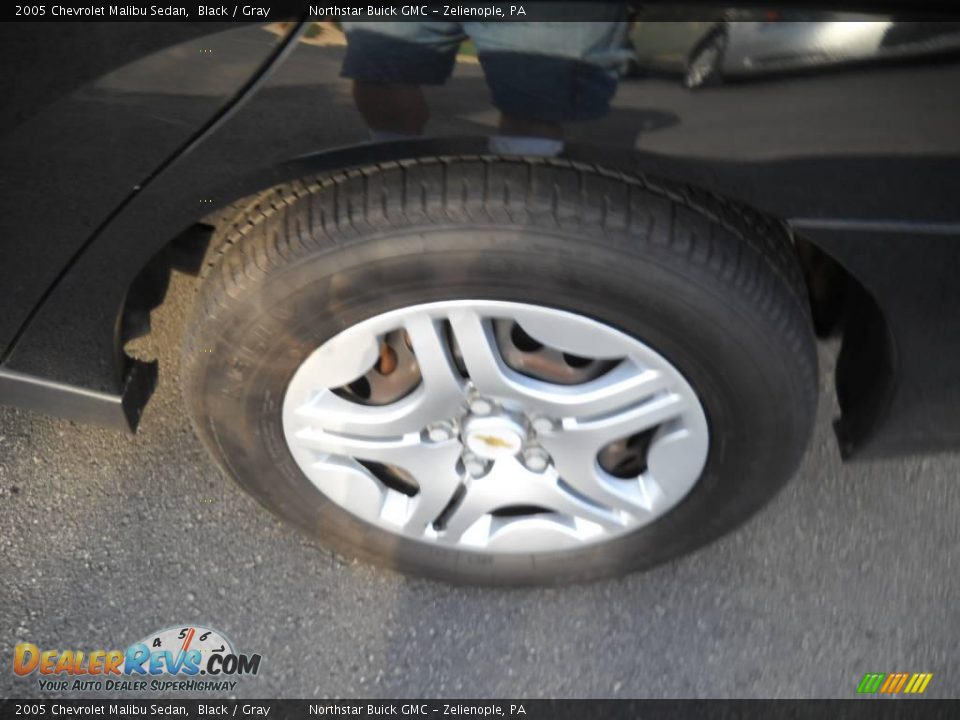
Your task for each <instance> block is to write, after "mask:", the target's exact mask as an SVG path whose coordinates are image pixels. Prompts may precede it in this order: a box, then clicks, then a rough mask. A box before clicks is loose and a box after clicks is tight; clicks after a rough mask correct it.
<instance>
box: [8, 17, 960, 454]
mask: <svg viewBox="0 0 960 720" xmlns="http://www.w3.org/2000/svg"><path fill="white" fill-rule="evenodd" d="M903 5H904V7H905V10H906V11H907V12H909V11H910V10H911V8H909V7H906V6H907V5H909V4H908V3H904V4H903ZM853 9H854V10H856V11H858V12H861V13H862V12H863V11H864V8H863V7H862V4H859V5H857V6H856V7H854V8H853ZM780 10H783V11H785V12H787V13H789V10H790V8H789V7H787V6H786V5H785V6H784V7H783V8H780ZM730 11H731V9H729V8H723V7H721V6H716V7H715V8H714V9H713V10H712V11H709V12H707V11H704V10H702V9H690V10H684V9H683V8H676V9H674V8H672V9H671V12H670V17H671V20H672V21H674V22H677V21H683V20H684V19H690V20H691V21H694V20H698V19H700V20H710V19H712V18H715V17H717V16H718V14H719V15H722V16H724V17H729V16H730V15H729V12H730ZM684 13H686V14H684ZM725 13H726V14H725ZM876 17H878V18H886V19H891V23H892V25H893V26H894V27H897V26H898V25H900V26H902V27H904V28H905V30H904V31H905V32H907V31H909V27H907V25H908V24H909V23H911V22H919V20H915V19H913V18H912V16H909V15H907V16H904V15H902V14H898V13H896V12H894V11H893V9H892V8H890V7H885V8H883V10H882V12H880V13H877V14H876ZM642 20H643V13H642V11H641V12H640V14H639V15H637V16H635V17H634V21H642ZM923 20H924V21H925V22H927V23H929V22H930V21H929V19H927V18H923ZM687 51H688V48H684V49H683V50H682V51H681V50H678V57H679V56H680V54H682V53H685V52H687ZM344 52H345V44H344V42H343V36H342V34H341V33H340V31H339V29H338V27H337V25H336V24H335V23H333V22H330V21H329V20H328V19H323V18H310V19H301V20H297V21H288V22H277V23H271V24H229V23H212V22H208V23H175V22H164V23H158V24H155V25H151V24H144V23H103V24H77V23H63V24H56V23H23V24H6V25H4V26H3V27H0V56H2V64H0V66H2V67H3V69H4V72H3V73H2V78H3V79H2V81H0V82H2V83H3V93H2V94H3V97H4V98H5V101H4V103H3V105H2V107H0V198H2V207H3V211H2V212H0V307H2V308H3V312H2V313H0V359H2V364H0V402H2V403H4V404H10V405H16V406H20V407H23V408H27V409H31V410H37V411H41V412H45V413H49V414H52V415H57V416H61V417H64V418H69V419H72V420H77V421H83V422H94V423H100V424H105V425H109V426H113V427H116V428H118V429H124V428H127V429H135V428H136V425H137V422H138V419H139V417H140V415H141V413H142V412H144V411H146V412H149V403H148V400H149V397H150V394H151V390H152V387H153V384H154V382H155V378H156V375H157V373H158V372H160V373H163V372H164V368H162V367H160V368H157V367H156V365H155V364H152V363H147V362H143V361H140V360H135V359H132V358H131V357H128V356H127V355H126V354H125V352H124V344H125V342H127V341H128V340H130V339H131V338H133V337H136V336H138V335H140V334H143V333H145V332H148V331H149V312H150V309H151V308H152V307H155V306H156V305H157V304H158V303H159V302H160V301H161V299H162V297H163V290H164V287H165V284H166V279H167V274H168V273H169V272H170V269H171V268H180V269H186V270H196V269H197V267H198V264H199V263H200V261H201V260H200V259H201V258H202V257H203V252H204V250H205V247H206V243H207V242H208V240H209V238H210V235H211V233H212V232H213V230H214V229H215V227H216V224H217V222H218V221H219V219H221V218H222V217H224V215H225V214H226V215H228V214H229V212H230V208H231V204H232V203H235V202H236V201H237V200H238V199H241V198H244V197H247V196H250V195H252V194H255V193H257V192H259V191H262V190H264V189H266V188H270V187H272V186H276V185H278V184H280V183H283V182H286V181H290V180H293V179H296V178H301V177H304V176H307V175H316V174H322V173H325V172H330V171H344V170H346V171H348V172H349V171H354V170H356V171H358V172H359V171H360V169H362V168H365V167H370V166H375V165H377V164H379V163H384V162H387V161H401V162H402V161H407V160H413V159H417V158H424V157H470V156H474V155H482V154H484V153H486V152H487V144H486V143H487V136H488V135H490V134H491V130H492V120H491V108H490V103H489V100H488V94H487V90H486V88H485V85H484V79H483V74H482V71H481V68H480V67H479V66H478V65H477V64H476V63H475V62H473V59H472V58H471V57H470V56H469V53H466V54H465V55H462V56H461V62H460V63H458V67H457V70H456V72H455V73H454V76H453V78H452V80H451V81H450V82H448V83H447V84H446V85H445V86H444V87H442V88H431V89H430V90H429V91H428V99H429V102H430V106H431V121H430V125H429V130H428V132H427V133H426V135H425V136H424V137H423V138H421V139H416V140H409V139H406V140H397V141H385V142H370V140H369V135H368V132H367V128H366V127H365V125H364V123H363V122H362V120H361V118H360V116H359V114H358V112H357V109H356V106H355V104H354V100H353V98H352V97H351V93H350V88H349V83H348V81H347V80H346V79H344V78H343V77H341V74H340V70H341V64H342V61H343V55H344ZM958 88H960V55H958V53H957V52H956V51H955V49H954V48H953V47H952V46H949V45H947V44H941V45H936V46H924V50H923V52H917V53H908V52H902V53H897V54H896V55H893V56H888V57H883V58H878V59H876V61H872V62H853V63H852V62H843V63H839V64H837V65H831V64H830V63H828V62H825V63H819V64H817V65H816V66H815V67H814V66H811V67H803V68H792V69H790V68H788V69H785V70H783V71H782V72H777V73H770V74H767V73H764V74H762V75H759V74H758V75H757V76H756V77H748V78H745V79H742V80H740V81H737V82H729V83H725V84H723V85H722V86H718V87H712V88H704V89H698V90H696V91H691V90H689V89H687V88H685V87H683V85H682V83H681V82H679V81H678V79H677V78H670V77H657V76H652V75H651V76H643V77H623V78H621V80H620V83H619V88H618V91H617V94H616V96H615V98H614V100H613V104H612V109H611V111H610V112H609V113H607V114H606V115H605V116H604V117H602V118H600V119H597V120H593V121H589V122H584V123H579V124H572V125H570V126H569V128H567V138H566V145H565V149H564V154H563V157H564V158H566V159H567V160H569V161H570V162H572V163H574V164H582V165H583V166H587V167H591V168H599V169H602V170H603V171H605V172H610V173H626V174H637V173H639V174H644V175H649V176H653V177H657V178H663V179H664V180H666V181H669V182H674V183H679V184H683V185H684V186H688V187H691V188H694V189H696V191H698V192H699V191H702V192H706V193H710V194H712V195H714V196H716V197H719V198H723V199H725V200H727V201H729V202H731V203H736V204H738V205H740V206H743V207H748V208H750V209H751V211H752V212H755V213H757V216H758V217H763V218H765V219H766V221H768V222H771V223H781V224H783V225H784V226H785V227H786V228H787V230H788V232H789V233H790V235H791V237H792V238H793V241H794V242H795V244H796V246H797V248H798V255H799V257H800V258H801V260H802V264H803V270H804V273H805V278H806V283H807V289H808V291H809V295H810V299H811V306H812V308H813V315H814V318H815V320H816V324H817V329H818V331H819V332H820V334H821V335H827V334H839V335H841V336H842V351H841V354H840V359H839V364H838V368H837V372H836V376H835V385H836V392H837V395H838V398H839V401H840V406H841V409H842V414H841V416H840V418H839V419H838V422H837V432H838V437H839V443H840V448H841V450H842V452H843V453H844V455H845V456H857V457H859V456H877V455H892V454H901V453H908V452H918V451H919V452H922V451H932V450H940V449H954V448H957V447H958V446H960V328H958V324H957V310H956V309H957V308H958V307H960V282H958V280H957V278H958V277H960V202H958V190H960V92H958V91H957V89H958Z"/></svg>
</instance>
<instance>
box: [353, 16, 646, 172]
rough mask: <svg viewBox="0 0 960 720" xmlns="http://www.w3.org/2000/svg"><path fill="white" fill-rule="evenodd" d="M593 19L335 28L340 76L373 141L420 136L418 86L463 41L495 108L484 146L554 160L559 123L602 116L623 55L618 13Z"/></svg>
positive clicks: (447, 68)
mask: <svg viewBox="0 0 960 720" xmlns="http://www.w3.org/2000/svg"><path fill="white" fill-rule="evenodd" d="M592 11H593V15H592V16H593V17H597V16H599V17H601V18H602V19H601V20H599V21H596V22H580V23H573V22H538V23H512V22H511V23H483V22H466V23H457V22H362V23H344V30H345V32H346V35H347V53H346V56H345V58H344V62H343V69H342V74H343V76H344V77H347V78H350V79H352V80H353V96H354V100H355V102H356V104H357V108H358V109H359V111H360V113H361V114H362V115H363V118H364V120H365V121H366V123H367V126H368V128H369V129H370V132H371V137H372V139H373V140H374V141H387V140H397V139H405V138H412V137H416V136H418V135H421V134H422V133H423V131H424V128H425V126H426V124H427V120H428V118H429V108H428V106H427V102H426V99H425V98H424V95H423V91H422V87H423V86H424V85H442V84H444V83H445V82H446V81H447V80H448V79H449V78H450V76H451V74H452V72H453V68H454V65H455V63H456V56H457V52H458V50H459V49H460V47H461V44H462V43H464V42H465V41H467V40H468V39H469V40H472V42H473V45H474V46H475V47H476V52H477V57H478V60H479V62H480V65H481V67H482V68H483V72H484V76H485V78H486V81H487V85H488V87H489V88H490V93H491V96H492V100H493V104H494V105H495V106H496V107H497V109H498V110H499V111H500V119H499V125H498V132H497V134H496V135H495V136H494V137H492V138H491V139H490V149H491V151H492V152H495V153H498V154H509V155H547V156H552V155H558V154H559V153H560V152H562V151H563V136H564V125H565V124H567V123H571V122H579V121H586V120H595V119H597V118H600V117H603V116H604V115H606V114H607V113H608V112H609V110H610V101H611V99H612V98H613V96H614V95H615V93H616V89H617V71H618V69H619V68H620V67H621V66H622V65H623V64H624V61H625V59H626V58H627V57H628V56H629V51H628V50H627V48H626V30H627V23H626V10H625V8H624V7H622V6H620V5H614V4H609V5H608V4H604V5H602V6H596V5H595V6H593V8H592Z"/></svg>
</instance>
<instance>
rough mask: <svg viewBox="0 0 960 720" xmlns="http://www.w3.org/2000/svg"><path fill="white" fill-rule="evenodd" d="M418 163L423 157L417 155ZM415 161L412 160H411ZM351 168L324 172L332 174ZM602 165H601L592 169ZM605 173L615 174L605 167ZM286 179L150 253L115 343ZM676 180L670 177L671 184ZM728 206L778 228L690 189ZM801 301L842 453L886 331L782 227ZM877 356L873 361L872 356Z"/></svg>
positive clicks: (850, 287) (145, 328)
mask: <svg viewBox="0 0 960 720" xmlns="http://www.w3.org/2000/svg"><path fill="white" fill-rule="evenodd" d="M422 160H426V158H423V159H422ZM413 162H416V161H413ZM353 169H357V168H356V167H345V168H342V169H340V170H327V171H325V173H324V174H335V173H337V172H344V171H348V170H353ZM597 169H601V170H603V168H597ZM610 173H611V174H613V175H622V174H623V173H622V172H621V171H617V170H611V171H610ZM293 182H296V181H291V182H286V183H280V184H277V185H273V186H271V187H268V188H265V189H263V190H261V191H259V192H256V193H253V194H250V195H247V196H244V197H242V198H238V199H236V200H234V201H233V202H230V203H229V204H227V205H225V206H223V207H222V208H221V209H219V210H217V211H215V212H213V213H211V214H209V215H207V216H205V217H203V218H201V219H200V220H199V221H198V222H196V223H195V224H194V225H192V226H190V227H188V228H186V229H185V230H184V231H183V232H181V233H180V234H178V235H177V236H176V237H174V238H173V239H172V240H171V241H170V242H169V243H168V244H167V245H165V246H164V247H163V248H161V250H160V251H159V252H158V253H156V254H155V255H154V256H153V257H152V258H151V260H150V261H149V262H148V263H147V264H146V265H145V266H144V267H143V268H142V269H141V270H140V271H139V272H138V273H137V275H136V277H135V278H134V279H133V281H132V282H131V284H130V286H129V289H128V292H127V296H126V300H125V303H124V307H123V313H122V316H121V325H120V329H121V340H122V343H124V344H126V343H128V342H130V341H131V340H134V339H136V338H139V337H142V336H143V335H146V334H147V333H149V331H150V312H151V311H152V310H153V309H154V308H156V307H158V306H159V305H160V304H162V302H163V300H164V298H165V296H166V291H167V288H168V286H169V281H170V273H171V272H172V271H174V270H177V271H179V272H183V273H186V274H189V275H192V276H195V277H200V276H202V274H203V270H204V267H205V266H207V265H209V264H210V263H211V262H212V261H213V260H212V258H213V257H214V255H215V253H216V252H217V249H218V246H219V245H221V244H222V243H223V242H224V241H225V240H226V237H227V234H228V233H227V232H226V229H227V228H229V227H230V226H231V225H232V224H234V223H236V222H237V221H238V220H239V219H241V218H242V217H243V216H244V214H245V213H246V212H247V211H248V210H250V209H251V208H252V207H254V206H255V205H256V204H257V203H260V202H264V201H266V202H270V199H269V198H270V196H271V195H275V194H277V193H280V194H284V193H285V192H286V191H287V190H288V189H289V188H291V186H292V184H293ZM673 184H674V185H676V182H675V181H674V182H673ZM689 191H690V192H692V193H697V194H702V193H706V194H707V195H711V196H714V197H716V198H717V199H718V201H719V202H722V203H724V204H730V205H735V206H737V207H740V208H742V209H743V211H744V212H747V213H749V214H750V215H751V216H752V217H755V218H757V219H758V220H759V221H760V222H763V223H764V224H765V225H769V226H779V227H785V223H784V222H783V220H782V219H779V218H775V217H772V216H770V215H769V214H766V213H763V212H762V211H760V210H758V209H756V208H753V207H749V206H746V205H745V204H743V203H741V202H733V201H730V200H728V199H726V198H722V197H721V196H719V195H717V194H716V193H715V192H709V193H707V192H706V191H702V190H700V189H699V188H690V189H689ZM788 235H789V237H790V238H791V240H792V244H793V248H794V250H795V257H796V260H797V263H798V266H799V268H800V270H801V272H802V275H803V281H804V284H805V286H806V291H807V294H808V298H809V303H810V309H811V317H812V323H813V329H814V332H815V333H816V335H817V337H819V338H821V339H825V338H831V337H839V338H840V339H841V351H840V355H839V358H838V363H837V371H836V375H835V378H836V379H835V389H836V393H837V398H838V401H839V404H840V407H841V412H842V416H841V419H840V420H839V421H838V423H837V433H838V437H839V439H840V442H841V448H842V451H843V452H844V454H849V453H850V452H851V451H852V450H853V448H855V446H856V445H857V444H858V443H859V442H860V441H861V440H862V439H863V438H864V437H866V436H867V435H869V434H870V433H871V432H872V430H873V428H875V427H876V425H877V424H878V423H879V422H881V421H882V419H883V417H884V413H885V409H886V398H889V397H890V395H891V392H892V387H893V381H894V374H895V370H894V368H895V362H894V352H893V345H892V341H891V338H890V331H889V328H888V325H887V322H886V320H885V318H884V315H883V312H882V310H881V309H880V307H879V305H878V304H877V302H876V301H875V300H874V299H873V297H872V296H871V295H870V293H869V292H868V291H867V290H866V289H865V288H864V287H863V285H862V284H860V283H859V282H858V281H857V279H856V278H855V277H854V276H853V275H852V274H851V273H850V272H849V271H848V270H847V269H846V268H844V266H843V265H841V264H840V263H839V262H838V261H837V260H836V259H835V258H834V257H833V256H831V255H830V254H829V253H827V252H826V251H825V250H823V249H822V248H821V247H820V246H818V245H817V244H815V243H813V242H811V241H809V240H808V239H806V238H804V237H802V236H799V235H797V234H796V233H794V232H788ZM878 359H879V360H878Z"/></svg>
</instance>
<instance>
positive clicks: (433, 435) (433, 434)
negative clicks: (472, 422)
mask: <svg viewBox="0 0 960 720" xmlns="http://www.w3.org/2000/svg"><path fill="white" fill-rule="evenodd" d="M453 435H454V432H453V425H451V424H450V423H448V422H438V423H433V424H432V425H428V426H427V437H428V438H430V440H431V442H443V441H444V440H449V439H450V438H452V437H453Z"/></svg>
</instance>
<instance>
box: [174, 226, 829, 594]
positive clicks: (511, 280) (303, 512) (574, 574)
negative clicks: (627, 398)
mask: <svg viewBox="0 0 960 720" xmlns="http://www.w3.org/2000/svg"><path fill="white" fill-rule="evenodd" d="M457 299H478V300H501V301H515V302H524V303H531V304H537V305H544V306H549V307H553V308H558V309H562V310H566V311H570V312H574V313H579V314H582V315H585V316H587V317H590V318H593V319H595V320H599V321H601V322H604V323H606V324H608V325H611V326H613V327H615V328H617V329H619V330H622V331H624V332H626V333H627V334H629V335H631V336H633V337H636V338H638V339H639V340H641V341H642V342H644V343H645V344H647V345H649V346H650V347H652V348H654V349H655V350H656V351H657V352H659V353H660V354H661V355H663V356H664V357H665V358H667V359H668V360H669V361H670V362H671V363H672V364H673V365H674V366H675V367H676V368H677V369H678V370H679V371H680V372H681V374H683V375H684V377H685V378H686V379H687V380H688V382H689V383H690V384H691V386H692V387H693V388H694V390H695V391H696V393H697V395H698V397H699V398H700V399H701V402H702V404H703V406H704V410H705V412H706V415H707V419H708V424H709V427H710V450H709V455H708V459H707V464H706V467H705V469H704V472H703V474H702V477H701V479H700V481H699V482H698V483H697V485H696V486H695V487H694V488H693V490H692V491H691V492H690V494H689V495H688V496H687V497H686V498H685V499H684V500H682V501H681V502H680V503H679V504H678V505H677V506H676V507H675V508H673V509H672V510H671V511H669V512H668V513H667V514H666V515H664V516H662V517H661V518H659V519H657V520H656V521H655V522H654V523H652V524H650V525H647V526H645V527H642V528H640V529H638V530H636V531H634V532H631V533H629V534H626V535H623V536H620V537H618V538H615V539H611V540H609V541H607V542H604V543H602V544H596V545H586V546H584V547H582V548H578V549H575V550H569V551H563V552H557V553H550V554H537V555H535V556H533V555H525V554H515V555H496V556H494V555H486V554H482V553H477V552H471V551H464V550H459V549H455V548H448V547H442V546H439V545H436V544H431V543H427V542H419V541H415V540H410V539H407V538H404V537H402V536H399V535H395V534H392V533H388V532H386V531H383V530H381V529H379V528H377V527H374V526H372V525H370V524H368V523H365V522H363V521H361V520H359V519H358V518H355V517H354V516H353V515H351V514H349V513H348V512H346V511H345V510H343V509H342V508H340V507H339V506H337V505H336V504H334V503H333V502H331V501H330V500H328V499H327V498H326V497H325V496H324V495H323V494H322V493H321V492H320V491H319V490H318V489H317V488H316V487H315V486H314V485H313V484H312V483H311V482H310V481H309V480H308V479H307V478H306V476H305V475H304V474H303V473H302V472H301V471H300V469H299V467H298V466H297V464H296V462H295V461H294V459H293V457H292V455H291V454H290V452H289V450H288V448H287V445H286V442H285V440H284V434H283V426H282V403H283V394H284V391H285V389H286V387H287V384H288V383H289V381H290V379H291V377H292V376H293V374H294V372H295V371H296V369H297V368H298V367H299V365H300V364H301V363H302V362H303V361H304V360H305V359H306V357H308V356H309V354H310V353H312V352H313V351H314V350H315V349H316V348H317V347H319V346H320V345H321V344H322V343H323V342H324V341H326V340H327V339H329V338H330V337H333V336H334V335H336V334H337V333H338V332H340V331H342V330H343V329H345V328H347V327H349V326H351V325H354V324H356V323H358V322H361V321H363V320H365V319H367V318H370V317H373V316H375V315H379V314H381V313H384V312H388V311H390V310H395V309H398V308H402V307H408V306H410V305H415V304H421V303H427V302H434V301H441V300H457ZM217 327H218V333H217V335H216V336H215V337H214V336H211V337H209V338H205V340H204V342H203V343H201V344H202V345H207V346H208V347H203V348H201V349H202V350H204V351H205V352H203V353H201V354H200V356H199V357H198V360H197V362H196V363H195V370H194V371H193V372H192V373H191V375H192V378H193V380H192V383H191V386H190V399H191V400H192V402H193V405H194V413H195V416H197V417H199V418H201V419H200V422H199V423H198V425H199V428H200V430H201V432H202V433H206V435H207V438H208V440H210V441H211V442H212V443H213V444H214V445H215V447H216V448H217V449H218V454H219V455H220V458H221V459H222V461H223V462H224V464H225V466H226V469H227V470H228V471H229V472H230V473H231V474H233V475H234V476H235V477H236V478H237V479H238V480H239V481H240V483H241V484H242V485H243V486H244V487H245V488H246V489H247V490H248V491H250V492H251V493H253V494H254V496H255V497H257V499H258V500H260V501H261V502H262V503H263V504H264V505H266V506H267V507H268V508H270V509H271V510H273V511H274V512H276V513H278V514H279V515H280V516H282V517H284V518H286V519H288V520H292V521H293V522H295V523H296V524H297V525H299V526H300V527H302V528H304V529H305V530H307V531H308V532H310V533H313V534H316V535H319V536H322V537H323V538H324V540H325V542H327V543H328V544H330V545H332V546H333V547H334V548H335V549H337V550H340V551H343V552H346V553H348V554H351V555H359V556H361V557H363V558H365V559H370V560H374V561H378V562H381V563H386V564H388V565H390V566H392V567H395V568H397V569H401V570H404V571H410V572H415V573H418V574H426V575H430V576H433V577H438V578H443V579H446V580H453V581H461V582H464V581H465V582H482V583H507V584H522V583H539V584H542V583H562V582H569V581H574V580H586V579H591V578H596V577H601V576H605V575H610V574H614V573H619V572H623V571H625V570H632V569H638V568H641V567H648V566H650V565H653V564H656V563H658V562H661V561H663V560H665V559H667V558H670V557H672V556H675V555H677V554H680V553H682V552H685V551H688V550H691V549H693V548H695V547H698V546H700V545H702V544H704V543H706V542H709V541H710V540H712V539H714V538H715V537H717V536H719V535H720V534H722V533H724V532H726V531H727V530H729V529H730V528H731V527H733V526H735V525H736V524H738V523H739V522H740V521H742V520H743V519H744V518H746V517H747V516H749V515H750V514H751V513H752V512H753V511H754V510H755V509H756V508H757V507H759V506H760V505H762V504H763V503H764V502H765V501H766V500H767V499H769V497H770V496H771V495H772V494H774V493H775V492H776V490H777V489H779V487H780V486H781V485H782V484H783V483H784V482H785V481H786V479H787V478H788V477H789V476H790V474H791V473H792V471H793V469H794V468H795V466H796V464H797V463H798V461H799V458H800V456H801V454H802V451H803V448H804V447H805V445H806V439H807V437H808V436H809V433H810V428H811V426H812V420H813V410H814V408H813V407H811V404H810V402H809V398H810V387H809V385H810V383H811V382H815V380H812V379H811V374H810V373H809V372H807V371H806V370H805V369H804V367H803V364H804V363H805V362H807V361H808V360H809V358H808V357H807V358H804V357H798V355H797V353H796V349H795V348H791V347H790V346H789V344H788V343H784V342H782V341H780V338H779V336H778V334H777V332H776V327H775V323H774V322H773V320H772V319H769V318H766V317H765V316H764V315H763V313H760V312H758V310H757V308H755V307H752V306H751V305H750V303H749V302H748V299H747V298H746V296H745V295H737V294H734V293H731V292H730V289H729V285H728V284H725V283H724V282H722V281H721V280H720V279H719V278H716V277H715V276H714V275H712V274H711V273H709V272H706V271H705V268H703V267H698V266H697V265H696V263H691V262H690V259H689V258H687V257H684V256H681V255H678V254H677V253H676V252H675V251H674V250H672V249H670V248H667V247H655V246H647V247H645V248H644V249H643V252H642V254H641V253H639V252H638V251H637V248H635V247H631V246H628V245H624V244H623V243H621V242H618V241H616V240H611V239H604V240H603V241H601V242H589V243H588V242H586V241H584V239H583V238H582V237H576V236H573V235H571V234H569V233H563V232H560V231H559V230H558V231H556V232H549V231H545V230H542V229H539V228H538V229H520V228H496V227H473V228H470V227H462V226H461V227H447V228H442V227H441V228H437V227H431V228H429V229H409V230H403V231H392V232H389V233H384V234H382V235H379V236H374V237H369V238H366V239H364V240H361V241H357V242H355V243H354V244H352V245H347V246H343V247H340V248H335V249H331V250H329V251H327V252H320V253H316V252H315V253H311V254H307V255H305V256H304V257H301V258H300V259H297V260H295V261H293V262H291V263H289V264H287V265H286V266H284V267H282V268H281V269H280V270H279V271H278V272H274V273H272V274H270V275H268V276H266V277H265V278H264V279H263V281H262V282H261V283H260V284H259V285H258V286H257V287H256V289H255V291H254V292H252V293H251V294H250V295H249V296H247V297H246V298H244V300H243V301H242V302H241V303H239V304H238V305H236V306H235V307H233V308H232V310H231V316H230V321H229V322H225V323H221V324H219V325H218V326H217ZM803 352H805V353H807V354H809V352H810V349H809V348H803ZM801 354H803V353H801ZM801 361H803V362H801Z"/></svg>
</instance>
